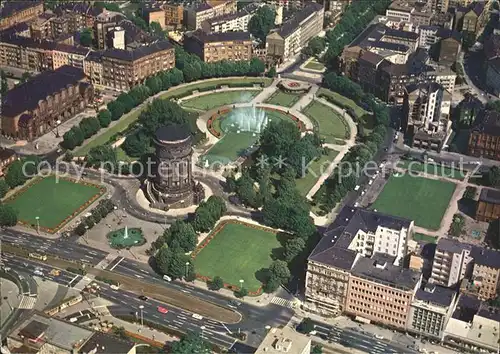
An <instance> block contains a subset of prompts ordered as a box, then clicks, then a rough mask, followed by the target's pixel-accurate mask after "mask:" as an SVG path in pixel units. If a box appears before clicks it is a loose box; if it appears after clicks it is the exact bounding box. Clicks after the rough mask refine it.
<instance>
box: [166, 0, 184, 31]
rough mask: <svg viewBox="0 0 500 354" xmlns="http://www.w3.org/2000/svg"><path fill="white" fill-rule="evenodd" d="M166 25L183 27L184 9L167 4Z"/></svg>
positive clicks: (180, 6) (176, 5) (177, 5)
mask: <svg viewBox="0 0 500 354" xmlns="http://www.w3.org/2000/svg"><path fill="white" fill-rule="evenodd" d="M163 8H164V10H165V25H169V26H181V25H182V24H183V23H184V7H183V6H182V5H180V4H175V3H173V4H165V5H163Z"/></svg>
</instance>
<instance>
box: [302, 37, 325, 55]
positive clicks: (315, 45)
mask: <svg viewBox="0 0 500 354" xmlns="http://www.w3.org/2000/svg"><path fill="white" fill-rule="evenodd" d="M324 49H325V40H324V38H321V37H314V38H313V39H311V40H310V41H309V43H308V44H307V47H305V48H304V49H303V50H302V53H303V54H304V55H306V56H308V57H311V56H317V55H319V54H320V53H321V52H322V51H323V50H324Z"/></svg>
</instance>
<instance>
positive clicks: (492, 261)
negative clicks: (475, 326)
mask: <svg viewBox="0 0 500 354" xmlns="http://www.w3.org/2000/svg"><path fill="white" fill-rule="evenodd" d="M495 192H496V196H497V197H500V192H497V191H495ZM497 201H500V200H499V199H497ZM471 255H472V257H473V258H474V268H473V271H472V281H473V282H474V286H475V288H476V289H477V290H478V293H477V297H478V298H479V299H480V300H483V301H486V300H492V299H495V298H496V297H497V296H498V289H499V287H500V279H499V277H500V252H498V251H496V250H491V249H486V248H481V247H475V248H474V249H473V251H472V254H471Z"/></svg>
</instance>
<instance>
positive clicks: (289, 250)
mask: <svg viewBox="0 0 500 354" xmlns="http://www.w3.org/2000/svg"><path fill="white" fill-rule="evenodd" d="M305 247H306V241H304V239H302V238H300V237H293V238H289V239H288V240H287V241H286V243H285V260H286V261H287V262H290V261H292V260H293V259H294V258H295V257H296V256H297V255H299V254H300V253H301V252H302V250H303V249H304V248H305Z"/></svg>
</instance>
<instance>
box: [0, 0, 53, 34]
mask: <svg viewBox="0 0 500 354" xmlns="http://www.w3.org/2000/svg"><path fill="white" fill-rule="evenodd" d="M42 13H43V1H31V0H28V1H23V0H20V1H19V0H18V1H3V2H2V4H1V7H0V30H4V29H7V28H9V27H12V26H15V25H16V24H18V23H21V22H28V21H30V20H32V19H34V18H36V17H37V16H38V15H40V14H42Z"/></svg>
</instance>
